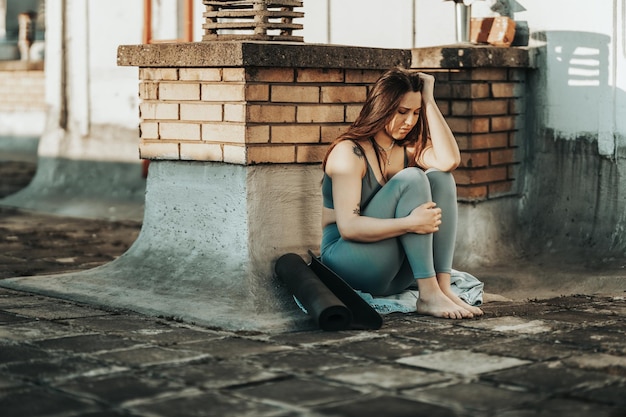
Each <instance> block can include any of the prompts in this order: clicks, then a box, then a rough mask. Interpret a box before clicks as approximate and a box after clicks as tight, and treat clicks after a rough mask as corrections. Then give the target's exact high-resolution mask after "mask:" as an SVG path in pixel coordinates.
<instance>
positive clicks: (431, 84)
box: [419, 72, 435, 102]
mask: <svg viewBox="0 0 626 417" xmlns="http://www.w3.org/2000/svg"><path fill="white" fill-rule="evenodd" d="M419 76H420V79H421V80H422V82H423V83H424V86H423V87H422V101H424V102H428V101H433V100H434V99H435V77H434V76H432V75H430V74H425V73H423V72H420V73H419Z"/></svg>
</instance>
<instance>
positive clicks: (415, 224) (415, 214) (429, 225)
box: [408, 201, 441, 234]
mask: <svg viewBox="0 0 626 417" xmlns="http://www.w3.org/2000/svg"><path fill="white" fill-rule="evenodd" d="M408 217H409V218H410V219H411V225H412V226H411V232H413V233H419V234H428V233H435V232H436V231H438V230H439V225H441V209H440V208H438V207H437V205H436V204H435V203H433V202H432V201H431V202H428V203H424V204H422V205H420V206H418V207H416V208H415V209H413V211H411V213H410V214H409V216H408Z"/></svg>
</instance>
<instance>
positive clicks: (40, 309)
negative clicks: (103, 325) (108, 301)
mask: <svg viewBox="0 0 626 417" xmlns="http://www.w3.org/2000/svg"><path fill="white" fill-rule="evenodd" d="M5 311H8V312H11V313H15V314H20V315H22V316H26V317H32V318H36V319H47V320H59V319H68V318H75V317H89V316H103V315H107V314H110V313H107V312H105V311H102V310H97V309H95V308H92V307H82V306H78V305H75V304H70V303H62V302H57V301H48V300H46V301H42V302H40V303H38V304H37V305H33V306H30V305H26V306H19V307H12V308H6V309H5Z"/></svg>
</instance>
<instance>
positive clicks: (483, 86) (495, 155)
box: [431, 68, 525, 201]
mask: <svg viewBox="0 0 626 417" xmlns="http://www.w3.org/2000/svg"><path fill="white" fill-rule="evenodd" d="M431 72H432V71H431ZM433 73H434V75H435V76H436V78H437V82H436V87H435V95H436V99H437V102H438V104H439V106H440V109H441V111H442V112H443V114H444V116H445V117H446V119H447V120H448V123H449V125H450V128H451V129H452V131H453V132H454V134H455V137H456V139H457V142H458V143H459V148H460V149H461V166H460V167H459V168H458V169H457V170H456V171H455V172H454V176H455V179H456V181H457V192H458V197H459V200H461V201H481V200H487V199H492V198H496V197H500V196H504V195H510V194H514V193H515V183H514V182H515V179H516V178H515V175H516V166H517V165H518V164H519V162H520V157H519V155H518V147H519V141H520V138H519V137H518V136H519V135H520V133H519V132H518V130H519V128H518V127H519V125H520V120H521V117H523V111H522V109H523V106H522V102H523V99H524V97H523V91H524V90H523V87H524V85H523V83H524V74H525V73H524V70H523V69H512V68H468V69H462V70H442V71H437V72H433Z"/></svg>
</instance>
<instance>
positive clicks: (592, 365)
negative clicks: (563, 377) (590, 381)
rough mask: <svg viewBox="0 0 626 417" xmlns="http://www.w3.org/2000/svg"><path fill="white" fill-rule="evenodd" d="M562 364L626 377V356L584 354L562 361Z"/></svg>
mask: <svg viewBox="0 0 626 417" xmlns="http://www.w3.org/2000/svg"><path fill="white" fill-rule="evenodd" d="M563 363H564V364H565V365H567V366H571V367H577V368H583V369H591V370H599V371H605V372H606V373H608V374H610V375H619V376H623V377H626V356H614V355H607V354H604V353H585V354H583V355H575V356H572V357H570V358H567V359H564V360H563Z"/></svg>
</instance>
